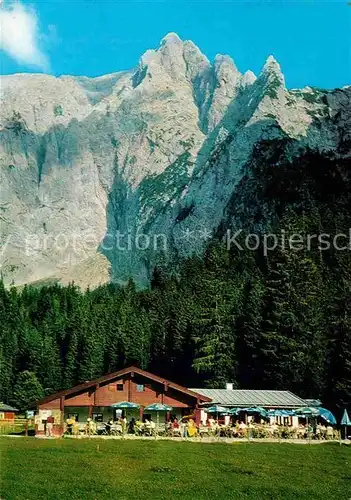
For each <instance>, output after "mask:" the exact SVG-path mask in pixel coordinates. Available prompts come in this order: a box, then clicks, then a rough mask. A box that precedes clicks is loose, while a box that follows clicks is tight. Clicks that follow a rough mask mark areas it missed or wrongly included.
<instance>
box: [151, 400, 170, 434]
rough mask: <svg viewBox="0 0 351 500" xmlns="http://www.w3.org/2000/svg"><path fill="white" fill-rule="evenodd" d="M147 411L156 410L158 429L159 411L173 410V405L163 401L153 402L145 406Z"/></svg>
mask: <svg viewBox="0 0 351 500" xmlns="http://www.w3.org/2000/svg"><path fill="white" fill-rule="evenodd" d="M145 410H147V411H155V412H156V422H157V429H156V430H158V424H159V415H158V414H159V412H160V411H161V412H162V411H171V410H172V407H171V406H168V405H164V404H162V403H153V404H151V405H149V406H147V407H146V408H145Z"/></svg>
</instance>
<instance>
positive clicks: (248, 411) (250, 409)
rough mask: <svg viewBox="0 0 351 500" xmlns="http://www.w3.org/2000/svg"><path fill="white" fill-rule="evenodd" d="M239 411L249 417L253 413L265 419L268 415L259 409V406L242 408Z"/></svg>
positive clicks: (262, 409)
mask: <svg viewBox="0 0 351 500" xmlns="http://www.w3.org/2000/svg"><path fill="white" fill-rule="evenodd" d="M241 411H244V412H245V413H248V414H249V415H252V414H254V413H258V414H259V415H261V416H262V417H266V416H267V415H268V412H267V410H265V409H264V408H261V406H254V407H252V408H243V409H242V410H241Z"/></svg>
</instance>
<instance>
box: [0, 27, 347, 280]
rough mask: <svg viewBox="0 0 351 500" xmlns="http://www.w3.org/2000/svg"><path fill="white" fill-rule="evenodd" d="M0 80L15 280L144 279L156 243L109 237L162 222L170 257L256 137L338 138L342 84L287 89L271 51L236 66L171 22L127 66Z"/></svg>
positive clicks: (326, 146) (229, 191)
mask: <svg viewBox="0 0 351 500" xmlns="http://www.w3.org/2000/svg"><path fill="white" fill-rule="evenodd" d="M0 83H1V95H0V104H1V106H0V167H1V172H2V179H1V181H2V186H1V187H2V190H1V195H2V196H1V200H0V211H1V218H2V219H1V220H2V222H1V225H0V226H1V227H0V229H1V235H0V236H1V239H2V241H4V242H5V246H4V248H3V249H2V252H1V253H2V262H1V263H0V264H2V268H1V270H2V273H3V276H4V279H5V281H6V283H11V282H12V281H13V282H14V283H15V284H16V285H19V284H23V283H28V282H33V281H36V280H42V279H51V278H52V279H53V280H56V279H58V280H60V281H62V282H69V281H72V280H74V281H75V282H76V283H80V284H81V285H82V286H86V285H96V284H98V283H100V282H102V281H107V280H108V279H109V278H111V279H113V280H116V281H122V282H123V281H125V280H127V279H128V278H129V277H133V278H134V279H135V280H136V281H137V282H138V284H141V285H146V284H147V283H148V282H149V280H150V276H151V273H152V269H153V267H154V266H155V265H157V263H158V254H157V252H156V251H155V252H154V251H153V250H152V249H151V248H149V249H148V252H143V251H139V250H138V249H136V248H135V247H134V248H133V249H132V250H131V251H127V252H126V251H124V248H122V249H121V248H117V247H116V246H114V245H113V244H112V243H111V237H112V236H113V235H115V234H116V232H117V231H119V232H120V233H123V234H128V233H130V234H131V235H133V234H137V233H141V234H144V235H148V236H150V237H151V238H152V237H153V235H165V236H166V237H167V241H168V242H169V244H170V246H171V248H170V254H169V255H170V257H169V258H170V259H171V258H172V256H175V257H174V259H175V260H176V259H177V258H178V256H182V255H185V256H186V255H189V253H191V251H195V252H199V251H201V248H202V246H201V241H199V238H197V239H196V240H195V239H194V241H193V245H192V246H191V247H189V246H187V245H186V244H185V240H184V234H186V232H187V231H188V230H189V231H190V232H191V233H193V232H194V231H195V232H196V231H198V230H199V228H201V229H202V230H207V231H209V233H212V232H213V231H216V229H217V228H218V227H219V225H220V224H221V222H222V221H223V213H224V211H225V209H226V205H227V203H228V202H229V200H230V199H231V197H232V196H233V193H234V192H235V189H236V186H237V185H238V183H240V181H241V179H242V177H243V172H244V168H246V166H247V165H249V164H250V161H251V160H252V155H253V154H254V151H255V148H256V145H258V144H259V143H260V141H262V140H267V138H269V140H274V139H277V138H278V139H279V138H281V137H282V136H284V137H286V136H288V137H289V138H291V139H293V140H294V141H296V142H297V144H298V147H300V146H301V148H307V147H308V148H310V149H312V150H315V149H319V150H322V151H328V152H331V154H333V152H335V151H339V153H338V154H341V153H340V151H349V150H350V147H349V144H350V134H349V133H348V132H347V131H348V129H349V128H350V127H349V125H348V124H349V121H350V112H349V109H350V90H349V89H338V90H337V91H330V92H324V91H320V90H319V91H317V90H316V89H312V88H310V89H305V90H295V91H290V92H289V91H288V90H287V89H286V88H285V82H284V76H283V74H282V72H281V69H280V66H279V64H278V62H277V61H276V60H275V59H274V57H272V56H270V57H269V58H268V59H267V61H266V64H265V65H264V68H263V70H262V72H261V74H260V75H259V77H258V78H256V76H255V75H254V74H253V73H252V72H251V71H247V72H246V73H245V74H244V75H241V73H240V72H239V71H238V69H237V67H236V65H235V63H234V61H233V60H232V59H231V58H230V57H229V56H224V55H217V56H216V58H215V60H214V62H213V63H212V64H211V63H210V62H209V60H208V59H207V57H206V56H205V55H204V54H202V52H201V51H200V49H199V48H198V47H197V46H196V45H195V44H194V43H193V42H191V41H182V40H181V39H180V37H179V36H178V35H176V34H175V33H170V34H168V35H167V36H166V37H164V38H163V39H162V41H161V43H160V46H159V47H158V48H156V49H153V50H148V51H146V52H145V54H144V55H142V57H141V58H140V61H139V66H138V68H137V69H136V70H135V69H134V70H131V71H123V72H120V73H114V74H111V75H106V76H102V77H99V78H87V77H69V76H65V77H60V78H55V77H53V76H48V75H29V74H26V75H10V76H4V77H2V78H1V82H0ZM313 117H315V119H314V118H313ZM331 117H332V119H330V118H331ZM340 145H341V146H342V149H341V146H340ZM298 147H297V149H296V150H297V151H298ZM104 235H105V236H104ZM102 238H103V241H104V245H103V244H102V243H101V241H102ZM62 239H63V240H64V241H65V242H67V248H66V247H63V246H62ZM92 240H94V241H96V246H95V247H94V245H92V244H91V241H92ZM123 245H124V243H122V247H123ZM151 246H152V245H151ZM172 252H173V253H172Z"/></svg>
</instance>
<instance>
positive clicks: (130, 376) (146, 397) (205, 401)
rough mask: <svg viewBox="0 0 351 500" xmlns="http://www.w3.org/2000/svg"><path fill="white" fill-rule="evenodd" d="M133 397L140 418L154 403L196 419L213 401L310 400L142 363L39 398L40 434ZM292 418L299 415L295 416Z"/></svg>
mask: <svg viewBox="0 0 351 500" xmlns="http://www.w3.org/2000/svg"><path fill="white" fill-rule="evenodd" d="M122 401H128V402H131V403H137V404H138V405H140V408H139V409H138V410H137V412H138V415H137V416H138V417H139V418H140V420H143V419H145V418H148V419H149V420H150V419H151V418H152V416H151V415H148V414H147V411H144V408H145V407H147V406H148V405H150V404H153V403H161V404H164V405H167V406H170V407H171V408H172V410H171V411H170V412H168V413H167V414H166V415H165V420H167V421H168V420H169V419H170V418H171V417H172V418H174V417H176V418H177V419H178V420H180V419H182V418H183V417H185V416H187V415H192V416H193V418H194V420H195V422H196V424H197V425H199V424H200V423H201V422H202V421H206V418H207V417H206V412H205V409H206V407H209V406H211V405H213V404H218V405H222V406H224V407H226V408H228V409H229V408H234V407H235V408H246V407H252V406H260V407H262V408H265V409H266V410H275V409H280V410H294V409H296V408H299V407H302V406H304V405H305V403H306V402H305V401H304V400H303V399H301V398H299V397H298V396H296V395H294V394H292V393H291V392H289V391H263V390H258V391H255V390H236V389H233V388H232V386H231V384H228V385H227V388H226V389H188V388H186V387H183V386H181V385H179V384H176V383H174V382H171V381H170V380H166V379H165V378H163V377H159V376H157V375H154V374H152V373H150V372H147V371H145V370H142V369H140V368H137V367H134V366H131V367H129V368H124V369H122V370H119V371H117V372H114V373H110V374H108V375H104V376H102V377H100V378H97V379H95V380H90V381H88V382H84V383H82V384H79V385H77V386H75V387H72V388H71V389H67V390H63V391H60V392H57V393H55V394H52V395H49V396H46V397H44V398H43V399H41V400H40V401H38V403H37V408H36V410H37V411H36V416H35V431H36V435H37V436H41V435H44V434H45V422H46V420H47V418H48V417H49V416H51V417H53V418H54V424H53V434H54V435H56V436H61V435H62V434H63V432H64V423H65V421H66V419H67V418H74V419H75V420H76V421H77V422H82V423H83V422H86V421H87V419H88V418H90V419H92V420H93V421H95V422H106V421H108V420H109V419H111V418H112V419H113V420H115V419H116V416H117V414H116V412H118V410H116V409H115V408H114V405H116V404H117V403H119V402H122ZM291 418H292V419H294V418H297V417H291Z"/></svg>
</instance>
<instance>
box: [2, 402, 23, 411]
mask: <svg viewBox="0 0 351 500" xmlns="http://www.w3.org/2000/svg"><path fill="white" fill-rule="evenodd" d="M0 411H8V412H13V413H16V412H17V411H19V410H17V408H13V406H10V405H6V404H5V403H0Z"/></svg>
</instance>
